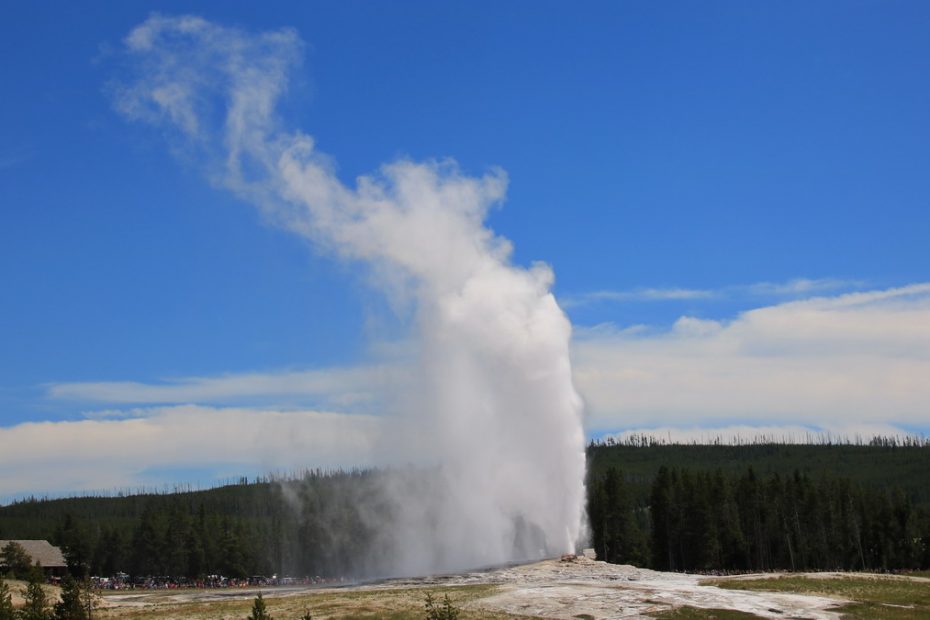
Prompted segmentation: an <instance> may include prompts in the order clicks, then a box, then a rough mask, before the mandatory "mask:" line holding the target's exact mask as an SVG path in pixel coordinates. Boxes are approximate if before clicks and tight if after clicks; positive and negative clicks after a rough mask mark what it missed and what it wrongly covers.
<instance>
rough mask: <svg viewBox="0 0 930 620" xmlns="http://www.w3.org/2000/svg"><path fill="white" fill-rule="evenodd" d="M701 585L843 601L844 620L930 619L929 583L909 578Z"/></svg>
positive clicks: (802, 579) (795, 578)
mask: <svg viewBox="0 0 930 620" xmlns="http://www.w3.org/2000/svg"><path fill="white" fill-rule="evenodd" d="M703 583H704V584H706V585H715V586H719V587H721V588H730V589H733V590H765V591H769V592H793V593H797V594H819V595H823V596H830V597H835V598H842V599H846V600H849V601H853V602H852V603H850V604H849V605H846V606H844V607H841V608H840V609H839V611H840V612H841V613H842V614H843V617H844V618H849V619H851V620H859V619H861V620H885V619H887V620H905V619H907V620H911V619H916V618H927V619H930V582H928V581H925V580H922V579H911V578H910V577H893V576H888V577H886V576H878V575H848V576H842V577H833V576H828V575H823V576H815V577H809V576H787V577H777V578H769V579H713V580H707V581H705V582H703ZM694 617H713V616H694Z"/></svg>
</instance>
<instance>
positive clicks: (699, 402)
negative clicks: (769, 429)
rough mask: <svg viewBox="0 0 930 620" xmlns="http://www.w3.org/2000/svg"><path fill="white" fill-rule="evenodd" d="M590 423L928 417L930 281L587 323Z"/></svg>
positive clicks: (910, 422)
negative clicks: (614, 324) (621, 325)
mask: <svg viewBox="0 0 930 620" xmlns="http://www.w3.org/2000/svg"><path fill="white" fill-rule="evenodd" d="M573 359H574V368H575V380H576V382H577V385H578V387H579V391H580V392H581V393H582V395H583V396H584V397H585V399H586V401H587V405H588V415H589V420H588V427H589V429H598V430H612V429H613V430H619V429H625V428H626V429H628V428H639V427H646V428H650V427H657V426H675V427H682V426H684V427H688V426H698V427H707V426H719V425H721V424H732V423H748V424H750V425H758V424H768V423H774V424H777V425H785V424H802V425H805V426H810V425H813V426H816V427H819V428H827V429H830V428H844V427H851V426H854V425H864V424H879V425H891V426H903V427H908V428H915V427H916V428H924V429H926V428H927V427H928V421H930V417H928V415H930V381H928V380H927V379H928V377H930V284H916V285H912V286H907V287H902V288H896V289H888V290H880V291H866V292H860V293H850V294H845V295H839V296H834V297H817V298H812V299H807V300H803V301H794V302H788V303H783V304H778V305H774V306H768V307H764V308H759V309H756V310H751V311H748V312H744V313H742V314H740V315H739V316H737V317H736V318H735V319H733V320H732V321H729V322H715V321H706V320H700V319H695V318H693V317H682V318H681V319H679V320H678V321H677V322H676V323H675V325H674V327H673V328H672V329H671V330H665V331H657V330H654V329H653V330H644V329H637V330H633V331H629V330H620V329H616V330H609V329H604V328H601V329H597V330H586V331H582V332H580V333H579V334H578V337H576V340H575V343H574V347H573Z"/></svg>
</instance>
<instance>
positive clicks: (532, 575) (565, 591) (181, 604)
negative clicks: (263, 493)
mask: <svg viewBox="0 0 930 620" xmlns="http://www.w3.org/2000/svg"><path fill="white" fill-rule="evenodd" d="M704 579H705V577H704V576H701V575H686V574H680V573H661V572H656V571H651V570H646V569H640V568H635V567H632V566H618V565H612V564H606V563H604V562H596V561H593V560H589V559H586V558H581V557H579V558H576V559H575V560H574V561H560V560H546V561H543V562H537V563H534V564H526V565H521V566H514V567H509V568H501V569H497V570H490V571H483V572H473V573H465V574H460V575H446V576H438V577H422V578H416V579H394V580H389V581H384V582H380V583H375V584H367V585H357V586H350V587H344V588H304V587H294V588H272V589H266V590H265V591H264V596H265V598H266V599H267V600H268V603H269V609H270V610H271V611H272V613H273V614H274V613H275V612H274V609H275V607H278V608H279V609H281V610H282V611H284V610H285V609H289V608H290V607H294V608H295V609H296V608H298V607H302V606H306V607H309V608H311V609H313V610H314V613H313V617H314V618H326V617H344V616H348V615H353V616H367V617H385V616H390V617H418V616H419V617H422V613H417V612H418V611H419V610H422V601H423V598H424V597H425V594H426V592H433V593H438V594H439V595H440V596H441V595H442V593H444V592H449V593H451V596H452V598H453V600H456V602H457V603H456V604H457V605H459V606H460V607H461V608H462V609H463V611H464V612H465V615H466V616H467V617H470V618H484V617H497V618H503V617H514V616H523V617H527V616H528V617H536V618H566V619H567V618H584V617H589V618H593V619H597V620H600V619H608V618H650V617H652V615H653V614H656V613H660V612H663V611H669V610H671V609H674V608H677V607H682V606H689V607H697V608H704V609H728V610H736V611H742V612H746V613H750V614H754V615H756V616H759V617H762V618H806V619H810V620H827V619H833V618H840V614H839V613H838V612H837V611H835V610H834V609H835V608H836V607H838V606H840V605H842V604H844V603H846V602H847V601H843V600H840V599H833V598H824V597H819V596H806V595H800V594H788V593H776V592H752V591H740V590H726V589H722V588H718V587H715V586H710V585H701V581H703V580H704ZM257 592H258V590H257V589H244V590H220V591H217V590H212V591H192V590H186V591H178V590H174V591H151V592H131V593H120V594H109V595H106V596H105V597H104V601H105V603H104V605H105V606H106V607H107V609H106V610H105V611H106V613H105V614H104V616H105V617H108V618H121V617H126V618H129V617H143V616H142V615H140V614H144V617H162V618H170V617H195V615H196V614H194V613H192V612H193V611H194V608H195V607H196V608H198V609H203V608H207V609H209V608H212V609H213V610H214V615H212V616H211V617H214V618H215V617H217V615H216V612H220V611H222V612H223V616H224V617H226V612H227V611H228V612H229V617H236V614H237V613H238V609H239V608H241V609H242V610H247V608H248V601H249V600H250V599H251V598H252V597H254V596H255V595H256V594H257ZM223 601H225V602H227V603H229V604H228V605H224V603H223ZM233 602H235V605H232V603H233ZM358 605H361V606H362V607H361V608H358V607H356V606H358ZM182 609H186V610H187V612H186V613H187V614H189V615H185V612H183V611H181V610H182ZM102 611H103V610H102ZM120 612H127V613H125V614H124V613H120ZM146 612H147V613H146ZM172 612H174V613H172ZM408 614H409V616H408ZM244 615H245V614H242V617H244ZM275 615H277V614H275Z"/></svg>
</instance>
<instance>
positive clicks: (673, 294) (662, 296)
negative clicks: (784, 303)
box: [559, 278, 863, 308]
mask: <svg viewBox="0 0 930 620" xmlns="http://www.w3.org/2000/svg"><path fill="white" fill-rule="evenodd" d="M862 285H863V283H862V282H861V281H858V280H841V279H838V278H817V279H810V278H795V279H793V280H788V281H786V282H756V283H754V284H742V285H733V286H724V287H721V288H717V289H695V288H682V287H669V288H634V289H630V290H621V291H614V290H600V291H593V292H590V293H583V294H579V295H566V296H564V297H561V298H560V299H559V303H560V304H561V305H562V306H563V307H565V308H571V307H576V306H583V305H587V304H592V303H596V302H604V301H609V302H621V303H637V302H660V301H687V300H715V299H716V300H719V299H752V298H758V297H763V298H771V297H776V298H798V297H803V296H809V295H814V294H818V293H827V292H835V291H842V290H846V291H848V290H851V289H856V288H859V287H861V286H862Z"/></svg>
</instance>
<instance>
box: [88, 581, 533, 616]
mask: <svg viewBox="0 0 930 620" xmlns="http://www.w3.org/2000/svg"><path fill="white" fill-rule="evenodd" d="M496 591H497V587H496V586H489V585H474V586H456V587H435V588H432V587H431V588H401V589H395V588H390V589H368V590H359V589H345V590H324V591H320V592H313V593H307V594H299V595H295V596H282V597H275V596H274V592H273V591H269V592H267V593H266V595H265V603H266V606H267V610H268V613H269V614H271V616H273V617H274V618H275V620H297V619H298V618H301V617H302V616H303V615H304V614H305V613H307V612H309V613H310V614H311V615H312V616H313V618H314V619H315V620H317V619H319V620H323V619H326V618H349V619H363V618H364V619H369V618H370V619H374V618H385V619H387V620H408V619H409V620H412V619H422V618H424V617H425V607H424V605H425V603H426V595H427V593H432V595H433V597H434V599H436V600H437V602H441V601H442V599H443V597H444V596H445V595H446V594H448V595H449V599H450V600H451V601H452V603H453V605H455V606H456V607H457V608H459V609H460V610H461V614H460V616H459V618H461V620H472V619H477V618H488V619H491V620H504V619H508V618H514V617H516V616H510V615H507V614H494V613H490V612H488V611H486V610H477V609H472V608H470V607H469V603H470V602H471V601H474V600H475V599H478V598H483V597H485V596H490V595H491V594H494V593H495V592H496ZM103 598H104V600H106V598H107V597H106V596H104V597H103ZM251 609H252V599H248V600H221V601H206V602H197V601H194V602H185V603H179V602H176V601H170V600H167V598H166V600H164V601H161V602H159V601H155V602H150V603H147V604H145V605H144V606H139V607H129V606H121V607H110V608H101V609H99V610H98V611H97V612H96V613H95V618H99V619H101V620H103V619H113V620H116V619H119V620H136V619H142V618H154V619H156V620H182V619H191V620H206V619H208V618H209V619H210V620H220V619H223V620H244V619H245V618H246V617H247V616H248V615H249V612H250V611H251Z"/></svg>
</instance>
